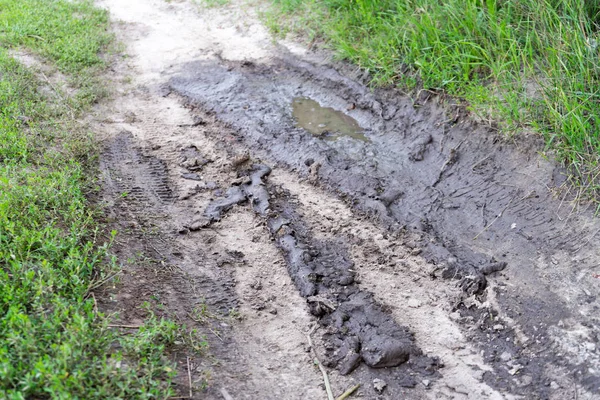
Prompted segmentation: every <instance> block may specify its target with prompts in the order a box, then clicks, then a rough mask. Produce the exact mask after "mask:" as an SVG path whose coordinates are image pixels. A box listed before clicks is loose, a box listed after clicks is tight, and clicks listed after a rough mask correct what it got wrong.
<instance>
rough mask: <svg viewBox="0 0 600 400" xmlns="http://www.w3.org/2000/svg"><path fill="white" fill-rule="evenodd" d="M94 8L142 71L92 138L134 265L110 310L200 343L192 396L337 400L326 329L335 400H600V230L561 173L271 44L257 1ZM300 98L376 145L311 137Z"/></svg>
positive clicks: (134, 68) (118, 70)
mask: <svg viewBox="0 0 600 400" xmlns="http://www.w3.org/2000/svg"><path fill="white" fill-rule="evenodd" d="M98 3H99V4H100V5H101V6H104V7H107V8H108V9H109V10H110V12H111V15H112V18H113V21H115V29H116V33H117V35H118V36H119V38H120V39H121V40H122V41H123V42H124V43H125V44H126V46H127V54H128V55H129V57H127V58H124V59H123V60H122V61H121V62H119V63H117V65H115V71H114V75H113V76H111V80H112V81H113V82H115V83H116V85H117V91H118V94H117V95H116V97H115V98H114V99H113V101H112V102H110V103H107V104H103V105H101V106H99V107H98V109H97V110H96V111H97V112H96V115H95V116H94V118H93V121H92V124H93V125H94V128H95V129H96V131H97V132H99V133H100V134H101V135H102V137H103V139H104V140H105V142H106V151H105V153H104V155H103V157H102V160H101V170H102V173H103V178H104V179H103V180H104V182H105V190H104V196H103V198H104V201H105V202H106V204H107V211H108V213H109V217H110V220H111V221H112V222H111V223H112V224H113V225H114V227H115V228H116V229H118V230H119V232H121V234H120V235H119V238H118V242H117V246H116V249H117V251H118V254H117V255H118V257H119V260H120V262H121V263H122V264H123V267H124V273H123V278H122V283H121V285H120V286H119V287H118V288H116V289H115V290H114V291H113V296H112V297H107V298H105V299H104V300H103V301H102V304H101V305H102V306H103V307H104V308H106V309H112V310H120V311H121V313H120V316H121V319H122V322H123V323H124V324H136V323H139V322H140V320H141V319H142V318H143V315H144V313H143V310H141V309H140V307H141V306H142V304H143V302H145V301H147V302H150V303H151V304H152V306H153V307H154V308H155V309H157V310H159V312H163V313H164V314H166V315H171V316H173V315H174V316H175V317H176V318H177V319H179V320H180V321H181V322H184V323H186V324H187V325H188V326H192V327H195V328H196V329H198V330H199V331H200V332H202V333H203V334H204V335H206V338H207V341H208V343H209V347H210V350H208V352H207V354H206V355H205V356H204V357H197V358H195V359H193V360H191V361H192V366H193V369H192V376H193V380H194V392H195V395H194V398H198V399H200V398H202V399H228V398H234V399H325V398H327V395H326V393H325V389H324V387H323V380H322V376H321V373H320V371H319V370H318V369H317V368H316V367H315V365H314V364H313V356H312V354H311V353H310V348H309V346H308V339H307V335H308V334H309V332H311V331H313V330H314V332H313V333H312V340H313V342H314V347H315V350H316V351H317V353H318V355H319V358H320V359H321V360H322V361H323V363H324V364H325V365H326V367H327V369H328V371H329V377H330V379H331V382H332V386H333V392H334V394H335V395H339V394H341V393H342V392H343V391H345V390H346V389H347V388H349V387H351V386H353V385H354V384H357V383H360V384H361V385H362V386H361V388H360V389H359V391H358V394H357V395H360V396H362V397H363V398H367V399H376V398H381V399H399V398H408V399H421V398H430V399H484V398H485V399H511V398H526V399H545V398H551V399H569V398H578V399H585V398H590V399H591V398H594V394H593V393H595V392H596V391H597V390H598V385H599V380H598V377H597V376H598V372H597V368H599V367H600V362H599V361H598V354H597V350H596V342H597V340H598V337H597V336H596V334H597V332H596V331H595V317H593V312H594V311H596V310H597V294H598V289H597V285H596V282H597V279H595V278H594V276H595V275H594V273H595V271H596V270H595V268H597V267H598V259H599V258H598V254H597V251H598V250H597V249H596V248H595V246H594V244H595V243H597V238H595V236H594V233H598V229H599V228H598V224H597V223H596V222H595V221H594V220H592V219H591V218H589V217H587V216H586V215H585V213H583V212H582V213H577V214H576V213H573V212H572V210H571V208H570V207H571V206H569V207H568V210H567V205H568V202H567V201H566V200H568V197H565V200H564V201H562V202H561V201H560V199H558V200H555V199H553V196H552V195H553V193H552V191H551V189H553V188H554V187H555V186H558V184H559V182H558V179H559V174H558V173H556V171H554V170H553V167H552V165H550V164H548V163H546V162H544V161H543V160H541V159H539V157H537V156H535V153H534V152H531V151H528V150H523V149H522V148H521V149H518V150H516V149H515V148H514V146H512V145H510V144H506V143H500V144H494V143H493V142H494V141H496V142H497V141H498V138H496V137H494V136H493V135H492V134H491V133H489V132H486V131H485V130H484V129H482V128H479V127H476V126H474V125H472V124H469V123H462V122H461V121H462V120H461V118H460V116H459V115H458V114H457V117H456V118H454V117H452V118H450V119H448V116H447V114H446V112H445V110H444V109H442V107H441V106H439V105H438V104H437V100H436V99H427V98H422V99H421V100H422V101H421V103H422V104H420V106H419V107H418V108H415V107H413V105H412V104H411V103H410V101H409V100H407V99H405V98H402V97H400V96H399V95H398V94H395V93H388V92H376V93H372V92H369V91H368V90H367V89H366V88H365V87H364V86H363V85H362V83H361V81H360V79H356V78H353V77H352V74H351V73H348V71H346V72H344V71H345V67H344V66H337V67H338V70H336V69H334V68H332V67H331V66H330V65H329V64H328V63H327V62H326V60H323V59H322V58H319V56H317V55H314V54H305V52H304V50H303V49H302V48H301V47H300V46H297V45H294V44H290V43H285V44H281V43H279V44H274V43H273V41H272V39H271V38H270V37H269V35H268V34H267V33H266V31H265V30H264V28H263V27H262V26H261V25H260V24H259V23H258V22H257V18H256V15H255V13H254V8H253V7H251V6H248V5H246V3H245V2H241V1H240V2H233V3H234V4H232V5H231V6H228V7H226V8H223V9H211V10H201V9H199V8H197V7H196V6H194V5H193V4H190V3H188V2H185V1H184V2H176V1H172V2H165V1H163V0H128V1H126V2H124V1H121V0H102V1H99V2H98ZM340 71H341V72H340ZM306 97H310V98H312V99H314V100H317V101H318V102H319V103H320V104H322V105H326V106H328V107H333V108H334V109H337V110H345V111H346V113H348V114H351V115H352V117H354V118H355V119H356V121H357V122H358V124H359V125H360V126H362V127H363V128H365V127H366V128H367V129H366V130H365V135H366V136H365V140H363V139H362V137H344V138H337V140H331V139H335V138H327V137H325V138H323V137H315V136H313V135H311V134H310V133H308V132H307V131H305V130H303V129H300V128H298V127H296V125H295V123H294V120H293V118H292V110H293V102H294V101H298V99H304V98H306ZM295 99H296V100H295ZM453 115H454V114H453ZM336 118H338V119H336V121H337V120H340V121H342V122H340V123H343V117H336ZM474 131H475V132H476V133H473V132H474ZM521 147H522V146H521ZM528 154H529V155H528ZM263 164H264V165H267V166H268V167H270V169H271V171H270V173H269V174H262V175H260V176H259V175H257V171H258V169H257V168H260V167H257V166H256V165H263ZM253 165H255V166H253ZM263 175H264V176H263ZM235 196H241V197H240V199H242V198H245V197H248V196H249V197H250V200H251V204H249V203H247V202H246V203H240V204H239V205H235V206H233V207H231V209H228V210H224V211H223V212H222V213H220V212H219V213H218V216H217V217H214V218H213V217H211V215H207V214H206V212H205V211H206V210H207V207H208V208H210V207H213V208H212V209H213V210H214V209H215V208H214V206H215V205H217V206H218V205H223V204H225V203H226V202H227V201H225V202H224V201H223V198H225V199H233V197H235ZM567 196H568V195H567ZM231 203H233V201H231ZM263 206H264V207H263ZM261 207H263V208H262V209H261ZM564 210H567V211H566V212H565V211H564ZM219 211H220V209H219ZM504 263H506V264H504ZM161 310H162V311H161ZM315 329H316V330H315ZM406 359H408V362H404V361H406ZM179 361H180V366H181V368H180V376H181V379H180V382H179V384H180V390H181V393H182V395H186V394H187V393H188V383H187V360H186V359H185V357H181V359H180V360H179ZM398 364H399V365H398ZM373 366H375V367H384V368H371V367H373ZM342 373H347V374H346V375H342ZM375 379H380V380H382V381H384V382H385V383H386V385H387V386H386V387H385V388H384V389H383V390H382V391H381V392H378V391H377V390H376V389H375V388H374V385H373V381H374V380H375Z"/></svg>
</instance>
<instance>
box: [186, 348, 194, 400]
mask: <svg viewBox="0 0 600 400" xmlns="http://www.w3.org/2000/svg"><path fill="white" fill-rule="evenodd" d="M187 370H188V382H189V385H190V399H191V398H193V397H194V393H193V392H192V368H191V367H190V358H189V357H187Z"/></svg>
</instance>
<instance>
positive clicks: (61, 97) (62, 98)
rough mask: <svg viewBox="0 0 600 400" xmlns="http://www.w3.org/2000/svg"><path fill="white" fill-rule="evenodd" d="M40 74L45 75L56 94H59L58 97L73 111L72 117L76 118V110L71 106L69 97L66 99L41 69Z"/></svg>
mask: <svg viewBox="0 0 600 400" xmlns="http://www.w3.org/2000/svg"><path fill="white" fill-rule="evenodd" d="M40 74H42V76H43V77H44V79H45V80H46V82H48V85H50V87H51V88H52V90H54V92H55V93H56V95H57V96H58V98H59V99H61V100H62V102H63V103H64V104H65V107H67V108H68V109H69V111H70V112H71V119H75V111H74V110H73V108H71V106H70V105H69V103H68V102H67V99H65V98H64V97H63V95H62V94H61V93H60V92H59V91H58V89H56V87H54V85H53V84H52V82H50V79H48V77H47V76H46V74H44V73H43V72H42V71H40Z"/></svg>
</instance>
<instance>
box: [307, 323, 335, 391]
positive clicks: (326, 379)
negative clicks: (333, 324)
mask: <svg viewBox="0 0 600 400" xmlns="http://www.w3.org/2000/svg"><path fill="white" fill-rule="evenodd" d="M315 329H317V326H316V325H315V326H313V327H312V329H311V330H310V331H309V332H308V334H307V335H306V337H307V338H308V345H309V346H310V349H311V350H312V352H313V355H314V356H315V361H316V363H317V365H318V366H319V369H320V370H321V373H322V374H323V381H325V390H326V391H327V399H328V400H335V398H334V397H333V392H332V391H331V384H330V383H329V377H328V376H327V370H325V367H323V365H322V364H321V361H319V357H318V356H317V352H316V350H315V348H314V346H313V342H312V339H311V337H310V336H311V335H312V334H313V332H314V331H315Z"/></svg>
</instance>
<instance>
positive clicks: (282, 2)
mask: <svg viewBox="0 0 600 400" xmlns="http://www.w3.org/2000/svg"><path fill="white" fill-rule="evenodd" d="M272 2H273V3H274V4H275V6H276V7H275V10H276V11H271V13H270V14H268V15H267V20H268V21H270V25H271V27H272V28H273V29H274V30H277V31H279V32H282V31H283V32H285V29H286V27H285V25H286V24H292V29H299V30H301V31H304V33H307V34H309V35H311V36H322V37H324V38H325V39H326V40H327V41H328V43H329V44H330V46H331V47H332V48H333V49H335V51H336V53H337V54H338V55H339V56H340V57H341V58H343V59H347V60H350V61H352V62H354V63H356V64H358V65H359V66H360V67H361V68H363V69H365V70H367V71H368V72H370V73H371V75H372V77H373V79H374V82H375V83H376V84H381V85H389V84H394V85H398V86H400V87H402V88H405V89H415V88H426V89H432V90H438V91H444V92H446V93H449V94H451V95H454V96H457V97H460V98H462V99H464V100H466V101H467V102H468V104H469V106H470V107H471V109H472V110H473V111H474V112H475V113H477V114H478V115H479V116H480V117H481V118H482V119H484V120H489V121H494V122H496V123H498V124H500V127H501V128H502V129H503V130H504V131H505V132H509V133H515V132H519V131H521V130H523V129H527V130H534V131H536V132H539V133H541V134H543V135H544V137H545V138H546V141H547V145H548V150H554V151H555V153H556V155H557V156H558V157H559V159H561V160H564V161H565V162H566V163H568V164H569V165H570V166H571V167H572V168H573V170H574V171H575V172H576V175H577V176H578V178H579V179H580V182H581V183H582V184H585V185H586V186H588V188H589V189H591V190H596V191H597V190H598V189H599V187H598V179H597V178H598V171H599V165H598V161H599V156H600V141H599V119H598V118H599V116H600V102H599V96H600V85H599V84H600V79H599V71H600V62H599V56H600V48H599V43H598V42H599V41H600V37H599V36H600V35H599V32H598V29H599V25H598V23H599V22H600V15H599V12H600V1H598V0H586V1H583V0H444V1H438V0H272ZM282 13H287V14H291V15H292V16H293V18H291V19H287V20H285V21H284V22H278V21H281V19H279V17H280V16H281V14H282Z"/></svg>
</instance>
